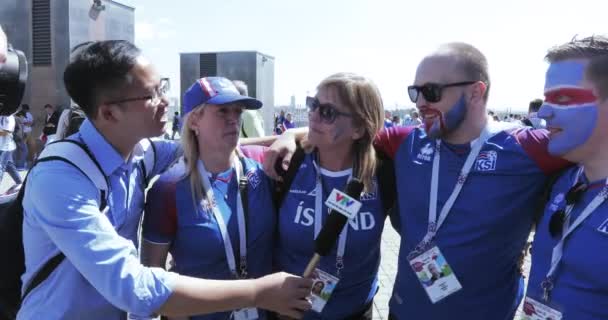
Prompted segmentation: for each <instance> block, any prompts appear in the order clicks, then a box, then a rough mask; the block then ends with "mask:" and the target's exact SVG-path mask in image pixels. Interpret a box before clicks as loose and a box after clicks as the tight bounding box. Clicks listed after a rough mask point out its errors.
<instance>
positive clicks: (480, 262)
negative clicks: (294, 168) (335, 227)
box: [376, 43, 566, 320]
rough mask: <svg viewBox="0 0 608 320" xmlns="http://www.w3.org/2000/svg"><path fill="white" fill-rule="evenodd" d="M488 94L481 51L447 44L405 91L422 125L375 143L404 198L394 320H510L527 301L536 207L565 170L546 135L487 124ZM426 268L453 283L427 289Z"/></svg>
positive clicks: (384, 136)
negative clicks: (525, 263)
mask: <svg viewBox="0 0 608 320" xmlns="http://www.w3.org/2000/svg"><path fill="white" fill-rule="evenodd" d="M489 88H490V78H489V75H488V67H487V61H486V58H485V57H484V55H483V54H482V53H481V52H480V51H479V50H477V49H476V48H474V47H473V46H471V45H468V44H463V43H452V44H447V45H444V46H442V47H440V49H439V50H438V51H437V52H435V53H433V54H431V55H429V56H428V57H426V58H424V59H423V60H422V62H421V63H420V64H419V66H418V69H417V72H416V78H415V82H414V85H412V86H410V87H409V88H408V94H409V96H410V98H411V100H412V101H413V102H415V103H416V106H417V108H418V109H419V110H420V113H421V115H422V119H423V123H424V126H423V127H420V128H411V127H410V128H407V127H397V128H389V129H386V130H385V131H384V132H382V133H381V134H380V135H379V136H378V137H377V139H376V145H377V147H378V148H379V149H381V150H383V151H385V152H386V153H387V154H389V155H392V156H393V158H394V160H395V163H396V170H395V171H396V172H395V174H396V176H397V192H398V196H399V197H398V199H399V210H400V212H399V214H400V233H401V246H400V252H399V268H398V272H397V278H396V280H395V285H394V289H393V297H392V299H391V301H390V314H391V319H475V320H487V319H493V320H502V319H513V316H514V313H515V310H516V308H517V306H518V304H519V302H520V301H521V300H522V296H523V293H522V292H523V281H522V278H521V274H520V273H519V268H518V260H519V258H520V256H521V254H522V251H523V247H524V244H525V243H526V239H527V237H528V234H529V232H530V229H531V227H532V223H533V217H534V214H535V211H536V210H537V206H536V205H535V204H536V203H537V202H538V200H539V199H540V198H541V194H542V190H543V185H544V183H545V181H546V178H547V176H548V175H550V174H552V173H553V172H555V171H557V170H558V169H559V168H562V167H564V166H565V165H566V162H565V161H563V160H561V159H557V158H553V157H550V156H549V154H548V153H547V142H548V136H547V131H544V130H533V129H531V128H523V127H519V126H517V125H515V124H509V123H498V122H488V121H487V117H486V113H487V111H486V102H487V99H488V92H489ZM414 181H415V183H413V182H414ZM429 261H430V262H432V261H435V262H436V263H437V264H440V265H443V267H441V270H442V271H444V272H445V271H448V274H449V273H450V271H449V270H451V275H449V276H446V277H442V278H441V279H440V280H439V281H436V282H434V283H433V284H432V285H428V281H426V280H427V276H428V275H427V274H425V272H424V270H425V269H424V268H420V266H421V264H424V263H425V262H429ZM421 270H422V271H421Z"/></svg>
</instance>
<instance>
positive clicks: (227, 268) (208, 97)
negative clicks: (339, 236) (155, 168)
mask: <svg viewBox="0 0 608 320" xmlns="http://www.w3.org/2000/svg"><path fill="white" fill-rule="evenodd" d="M184 101H185V103H184V110H183V112H184V114H185V117H184V122H183V127H182V134H181V142H182V145H183V149H184V158H183V159H182V161H180V162H178V163H177V164H176V165H175V166H174V167H173V168H172V169H170V170H169V172H167V173H165V174H163V175H162V176H161V177H160V179H159V181H158V182H157V183H156V184H155V185H154V187H153V188H152V189H151V190H150V192H149V193H148V195H147V198H148V201H147V203H146V209H145V216H144V225H143V238H144V241H143V246H142V261H143V262H144V263H145V264H147V265H150V266H155V267H161V268H163V267H165V263H166V259H167V254H168V253H169V252H170V253H171V256H172V257H173V263H174V267H173V271H176V272H178V273H179V274H183V275H188V276H193V277H198V278H206V279H218V280H229V279H246V278H259V277H261V276H264V275H267V274H269V273H270V272H271V265H272V241H273V239H274V238H273V234H274V230H275V210H274V206H273V203H272V195H271V188H270V187H271V186H270V181H269V179H267V178H266V176H265V175H264V173H263V171H262V170H261V165H260V164H259V163H256V162H255V161H253V160H251V159H248V158H244V157H243V156H242V155H239V154H238V153H239V152H238V150H237V144H238V141H239V132H240V126H241V114H242V112H243V110H244V109H259V108H260V107H262V103H261V102H260V101H258V100H256V99H254V98H250V97H246V96H241V95H240V94H239V93H238V91H237V89H236V88H235V87H234V85H233V84H232V82H231V81H230V80H228V79H225V78H220V77H208V78H202V79H200V80H199V81H197V82H196V83H194V84H193V85H192V86H191V87H190V88H189V89H188V90H187V91H186V93H185V96H184ZM306 289H307V288H302V290H306ZM308 290H310V288H308ZM220 302H221V301H218V303H220ZM305 307H306V302H304V301H303V305H302V306H301V308H305ZM232 317H234V319H266V312H265V311H263V310H256V309H242V310H235V311H232V312H223V313H215V314H210V315H206V316H195V317H191V318H190V319H207V320H209V319H218V320H220V319H221V320H224V319H229V318H230V319H232Z"/></svg>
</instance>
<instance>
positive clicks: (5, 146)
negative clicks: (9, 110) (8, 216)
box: [0, 116, 23, 194]
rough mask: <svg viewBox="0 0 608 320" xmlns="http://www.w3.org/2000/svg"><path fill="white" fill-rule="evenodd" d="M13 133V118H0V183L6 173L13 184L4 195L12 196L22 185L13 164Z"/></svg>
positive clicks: (14, 145) (14, 146) (14, 147)
mask: <svg viewBox="0 0 608 320" xmlns="http://www.w3.org/2000/svg"><path fill="white" fill-rule="evenodd" d="M14 131H15V117H14V116H0V182H1V181H2V178H3V177H4V172H8V174H9V175H10V176H11V178H12V179H13V181H14V182H15V184H14V185H13V186H12V187H10V188H9V189H8V190H7V191H6V192H5V194H12V193H14V192H16V191H18V190H19V189H20V188H21V184H22V183H23V181H22V179H21V176H20V175H19V172H18V171H17V168H16V167H15V162H14V160H13V154H14V151H15V149H16V148H17V146H16V144H15V141H14V140H13V132H14Z"/></svg>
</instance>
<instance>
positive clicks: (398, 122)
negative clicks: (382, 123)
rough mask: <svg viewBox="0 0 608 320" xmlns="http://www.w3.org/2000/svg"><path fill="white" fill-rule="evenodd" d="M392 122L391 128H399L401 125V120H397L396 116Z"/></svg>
mask: <svg viewBox="0 0 608 320" xmlns="http://www.w3.org/2000/svg"><path fill="white" fill-rule="evenodd" d="M392 121H393V126H400V125H401V119H400V118H399V116H398V115H394V116H393V120H392Z"/></svg>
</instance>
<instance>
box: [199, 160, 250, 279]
mask: <svg viewBox="0 0 608 320" xmlns="http://www.w3.org/2000/svg"><path fill="white" fill-rule="evenodd" d="M232 168H233V169H234V170H235V173H236V181H237V182H238V183H240V180H241V177H243V176H244V174H243V166H242V165H241V162H240V161H239V158H238V157H237V156H235V157H234V160H233V164H232ZM198 170H199V173H200V175H201V179H202V181H203V190H204V192H205V198H206V199H203V200H207V202H208V203H209V207H210V208H211V210H212V211H213V216H214V217H215V220H216V222H217V224H218V227H219V229H220V233H221V235H222V240H223V242H224V249H225V252H226V260H227V262H228V267H229V268H230V272H231V273H232V275H233V276H234V277H235V278H237V279H238V278H240V279H243V278H246V277H247V233H246V232H247V230H246V229H247V228H246V227H245V213H244V210H243V200H242V198H241V193H240V192H237V194H236V209H237V210H236V211H237V223H238V229H239V249H240V251H239V253H240V257H239V258H240V259H239V262H240V265H239V267H240V270H239V271H237V266H236V261H235V256H234V249H233V246H232V241H231V240H230V235H229V233H228V225H227V224H226V221H225V220H224V217H223V216H222V213H221V212H220V209H219V208H218V206H217V203H216V197H215V195H214V193H213V188H212V186H211V181H210V180H209V172H208V171H207V169H206V168H205V164H204V163H203V161H202V160H199V161H198ZM238 183H237V185H238Z"/></svg>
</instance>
